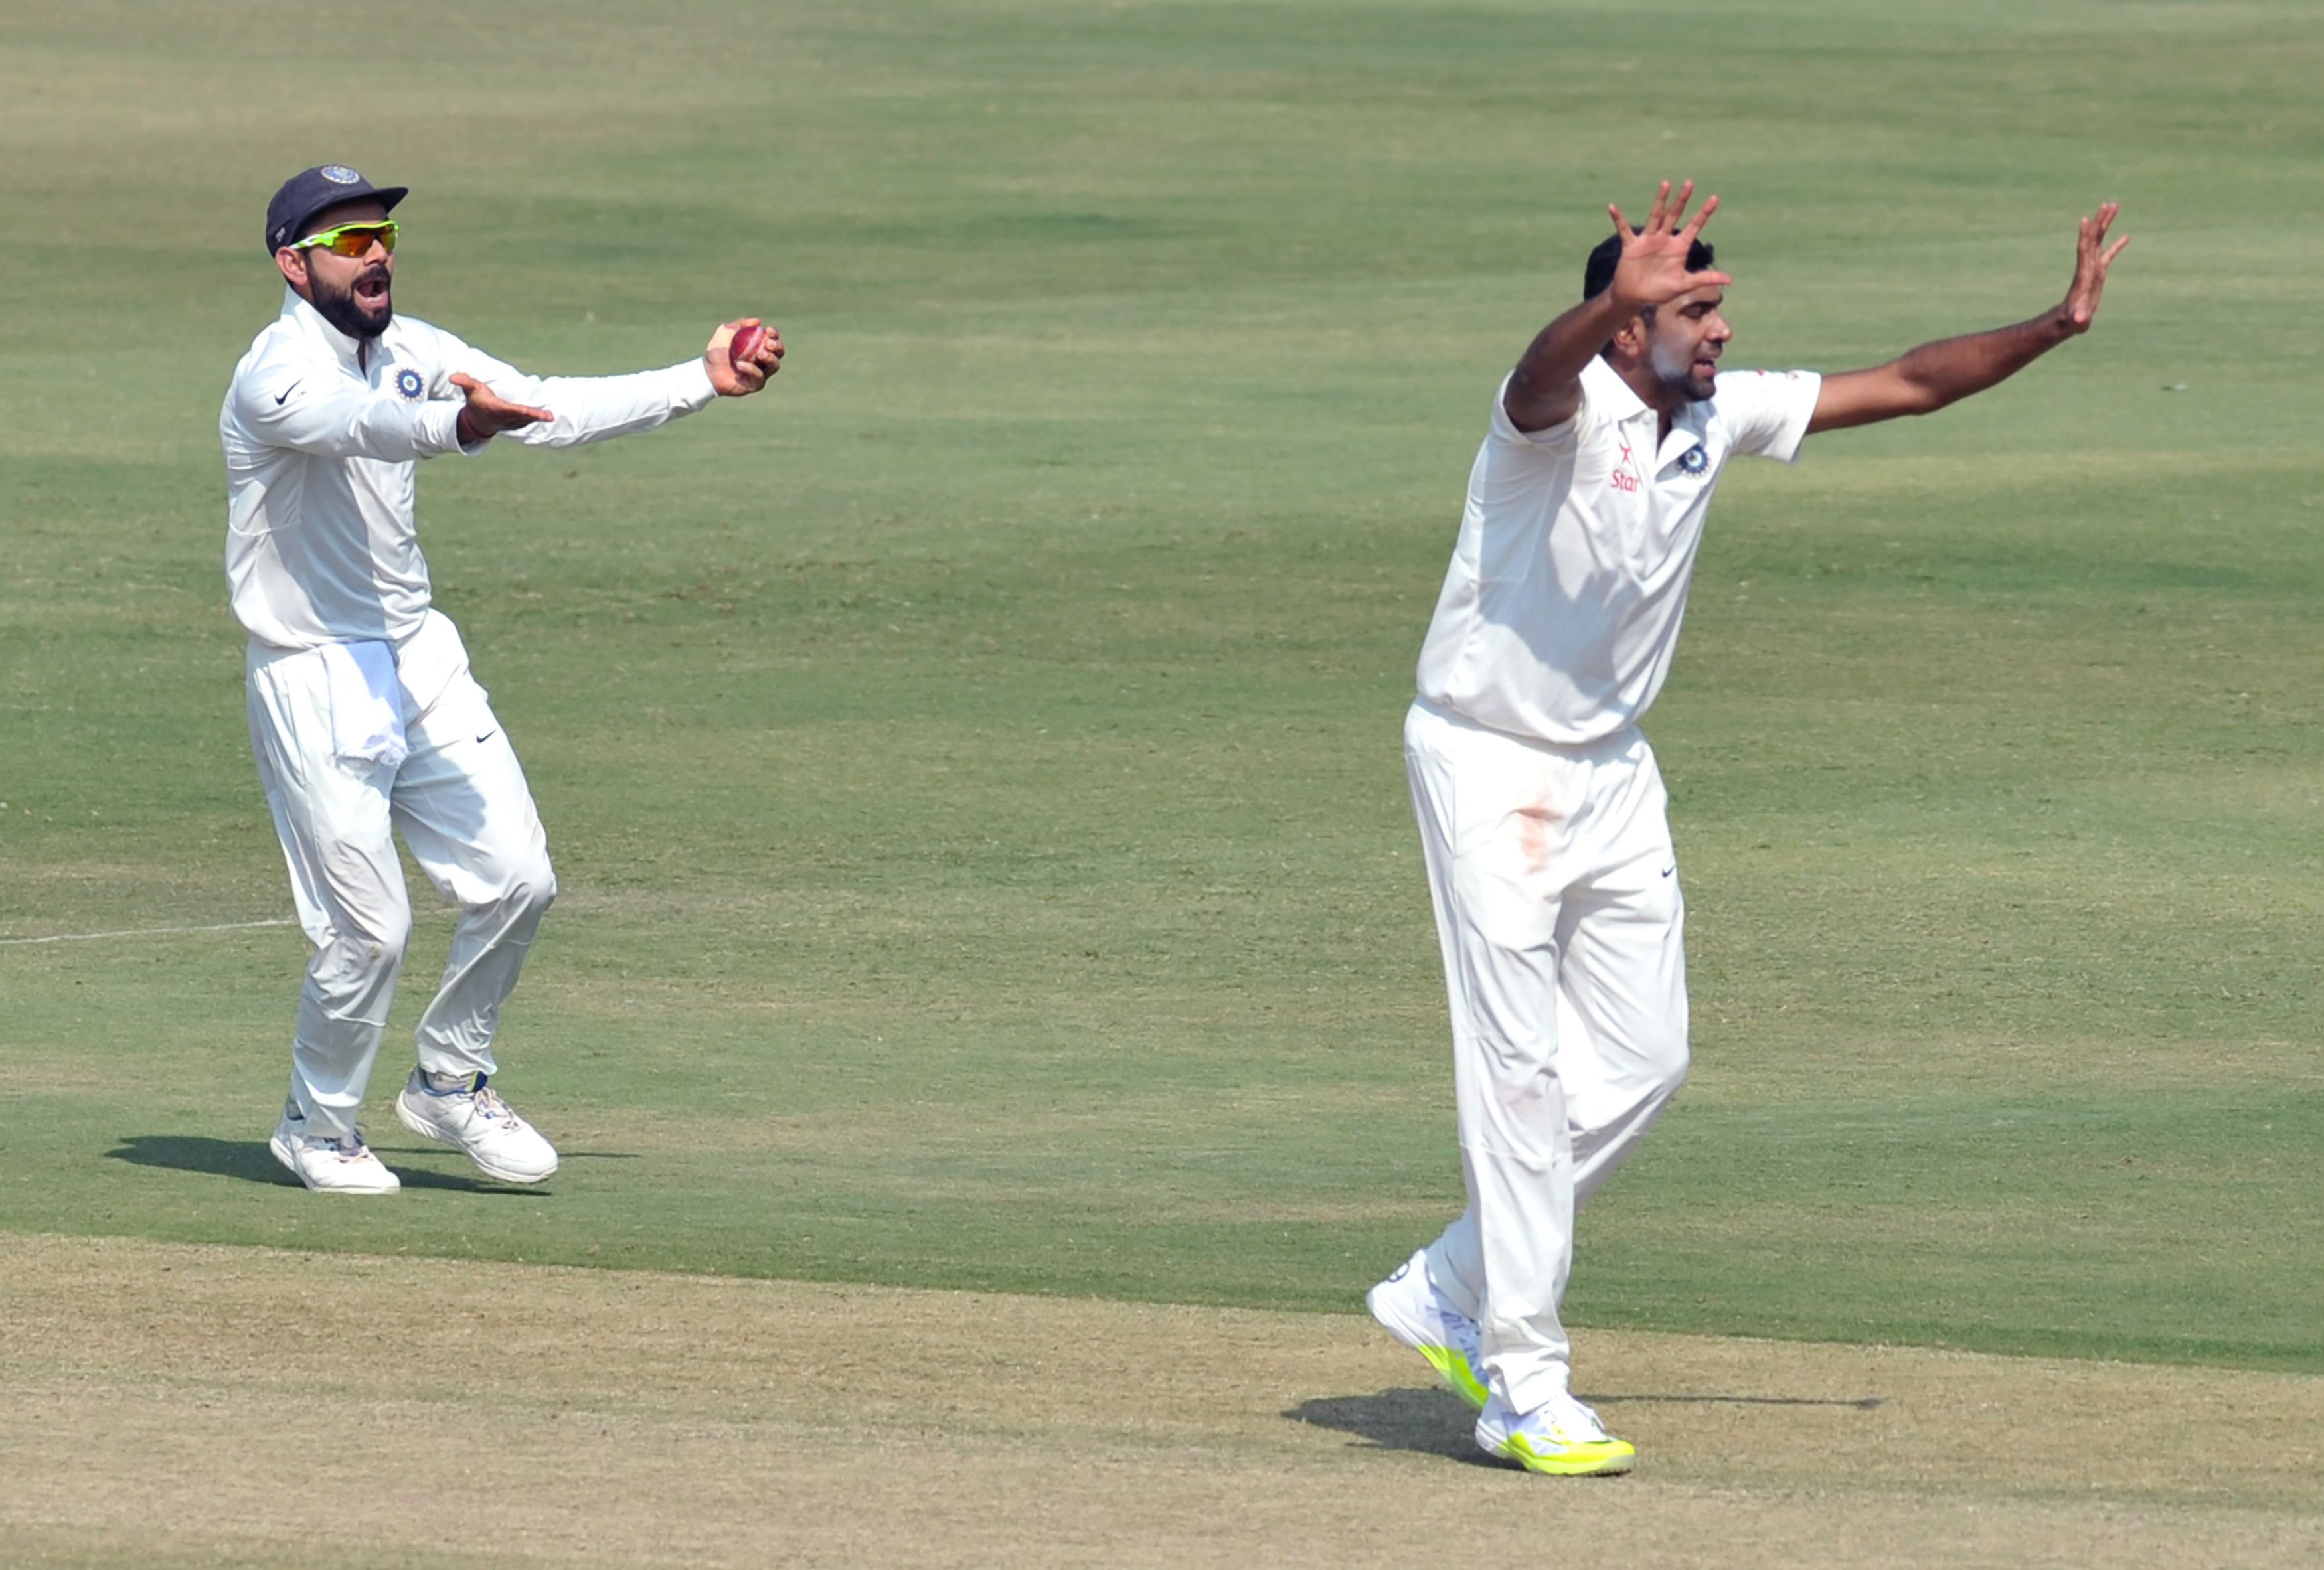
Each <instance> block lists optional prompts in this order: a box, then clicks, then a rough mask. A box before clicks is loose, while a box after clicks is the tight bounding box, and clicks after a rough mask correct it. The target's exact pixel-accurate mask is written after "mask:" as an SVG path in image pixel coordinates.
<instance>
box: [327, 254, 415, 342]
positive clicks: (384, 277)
mask: <svg viewBox="0 0 2324 1570" xmlns="http://www.w3.org/2000/svg"><path fill="white" fill-rule="evenodd" d="M374 278H376V279H378V280H381V281H382V282H383V283H386V284H387V285H388V289H386V290H385V291H384V292H383V293H382V294H381V295H380V297H379V306H378V308H377V314H376V315H374V314H373V311H372V310H371V309H370V308H366V307H365V305H364V302H363V301H362V300H361V299H358V298H356V297H355V285H356V284H359V283H362V282H364V280H368V279H374ZM307 287H308V288H309V289H312V290H314V296H315V298H314V306H315V309H316V311H317V313H318V314H319V315H320V316H321V317H322V318H323V319H324V320H325V321H327V322H328V323H330V324H331V326H335V327H337V328H338V330H339V331H341V332H342V333H345V334H346V335H347V336H348V337H350V338H355V339H361V340H369V339H373V338H376V337H378V336H379V335H381V334H382V333H384V332H385V331H387V326H388V324H389V323H390V322H392V321H393V320H395V294H394V283H393V279H392V274H390V273H389V271H387V269H386V268H385V267H383V266H380V265H377V264H374V265H373V266H370V267H366V268H364V270H363V271H361V272H359V273H357V274H355V277H354V278H353V279H351V280H349V281H348V283H347V286H346V288H345V289H332V288H331V287H330V286H329V285H328V284H326V283H325V282H324V281H323V280H322V279H320V278H319V277H318V276H316V273H315V271H314V270H313V269H312V268H309V269H308V271H307Z"/></svg>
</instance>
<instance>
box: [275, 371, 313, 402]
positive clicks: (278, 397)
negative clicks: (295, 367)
mask: <svg viewBox="0 0 2324 1570" xmlns="http://www.w3.org/2000/svg"><path fill="white" fill-rule="evenodd" d="M306 380H307V379H306V378H305V377H303V376H301V377H300V378H299V381H306ZM299 381H294V382H292V383H291V385H290V386H288V387H286V388H284V389H283V390H281V391H280V392H278V393H276V394H275V395H274V407H275V408H277V409H281V407H282V400H283V399H286V398H288V397H290V396H291V394H292V393H294V392H296V391H298V390H299Z"/></svg>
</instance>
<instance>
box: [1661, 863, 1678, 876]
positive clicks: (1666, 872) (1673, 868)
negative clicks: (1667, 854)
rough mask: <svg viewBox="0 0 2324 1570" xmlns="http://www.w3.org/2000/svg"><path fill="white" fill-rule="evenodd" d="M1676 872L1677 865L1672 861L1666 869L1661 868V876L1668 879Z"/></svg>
mask: <svg viewBox="0 0 2324 1570" xmlns="http://www.w3.org/2000/svg"><path fill="white" fill-rule="evenodd" d="M1677 870H1678V863H1677V862H1675V861H1674V862H1672V863H1671V864H1670V865H1669V866H1668V867H1665V868H1663V876H1664V877H1669V876H1670V875H1671V874H1672V873H1674V872H1676V871H1677Z"/></svg>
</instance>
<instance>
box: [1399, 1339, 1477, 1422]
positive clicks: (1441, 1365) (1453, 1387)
mask: <svg viewBox="0 0 2324 1570" xmlns="http://www.w3.org/2000/svg"><path fill="white" fill-rule="evenodd" d="M1413 1350H1414V1351H1415V1352H1417V1353H1418V1354H1420V1355H1421V1356H1423V1357H1425V1358H1426V1359H1428V1366H1429V1367H1431V1368H1433V1369H1434V1370H1435V1371H1436V1377H1437V1378H1439V1379H1441V1380H1443V1382H1444V1388H1445V1389H1446V1390H1449V1391H1452V1393H1453V1394H1454V1395H1456V1396H1459V1397H1460V1398H1461V1399H1462V1400H1464V1401H1466V1402H1468V1403H1469V1405H1470V1406H1471V1408H1472V1409H1475V1410H1477V1411H1480V1412H1481V1411H1483V1410H1484V1409H1485V1394H1486V1391H1485V1386H1484V1383H1483V1382H1482V1381H1480V1380H1479V1379H1478V1377H1477V1371H1476V1370H1475V1369H1473V1368H1471V1367H1470V1366H1469V1359H1468V1357H1467V1356H1466V1355H1465V1354H1462V1351H1461V1349H1460V1348H1459V1347H1457V1346H1416V1347H1414V1348H1413Z"/></svg>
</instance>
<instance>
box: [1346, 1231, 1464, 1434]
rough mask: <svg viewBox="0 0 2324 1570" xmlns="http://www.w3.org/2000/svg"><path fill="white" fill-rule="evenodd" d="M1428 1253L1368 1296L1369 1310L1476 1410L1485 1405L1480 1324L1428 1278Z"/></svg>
mask: <svg viewBox="0 0 2324 1570" xmlns="http://www.w3.org/2000/svg"><path fill="white" fill-rule="evenodd" d="M1427 1256H1428V1251H1427V1250H1426V1249H1423V1250H1421V1251H1420V1252H1419V1253H1416V1254H1414V1255H1413V1256H1412V1257H1411V1258H1410V1259H1408V1260H1406V1261H1405V1262H1403V1263H1402V1264H1400V1265H1398V1266H1397V1270H1396V1273H1395V1274H1394V1275H1392V1276H1390V1277H1388V1280H1386V1281H1382V1282H1380V1283H1379V1285H1377V1286H1375V1287H1373V1288H1372V1290H1370V1291H1369V1292H1366V1293H1365V1294H1364V1307H1365V1308H1369V1309H1370V1310H1371V1312H1372V1318H1375V1319H1377V1320H1379V1325H1380V1328H1381V1329H1383V1330H1385V1331H1387V1332H1388V1334H1389V1335H1391V1336H1395V1337H1396V1338H1397V1340H1398V1341H1401V1342H1403V1343H1404V1344H1405V1345H1406V1346H1409V1347H1411V1348H1412V1349H1413V1350H1414V1351H1415V1352H1417V1353H1418V1354H1420V1355H1421V1356H1423V1357H1425V1358H1426V1359H1427V1360H1428V1366H1429V1367H1431V1368H1433V1369H1434V1370H1435V1371H1436V1376H1437V1377H1438V1378H1439V1379H1441V1380H1443V1382H1444V1383H1445V1386H1446V1388H1447V1389H1449V1390H1451V1391H1452V1393H1453V1394H1454V1395H1456V1396H1459V1397H1460V1398H1461V1399H1462V1400H1464V1401H1466V1402H1468V1403H1469V1404H1470V1405H1471V1406H1472V1407H1480V1408H1481V1407H1482V1406H1483V1405H1484V1404H1485V1394H1486V1392H1485V1376H1484V1367H1485V1356H1484V1345H1483V1342H1482V1341H1481V1340H1480V1337H1479V1336H1478V1334H1477V1322H1476V1321H1475V1320H1474V1319H1471V1318H1469V1316H1468V1315H1466V1314H1463V1313H1462V1312H1461V1310H1460V1309H1458V1308H1454V1307H1453V1306H1452V1299H1450V1298H1448V1297H1446V1296H1445V1295H1444V1294H1443V1293H1442V1292H1440V1291H1438V1290H1436V1284H1435V1283H1434V1281H1430V1280H1429V1279H1428V1266H1427V1262H1426V1261H1427Z"/></svg>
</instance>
